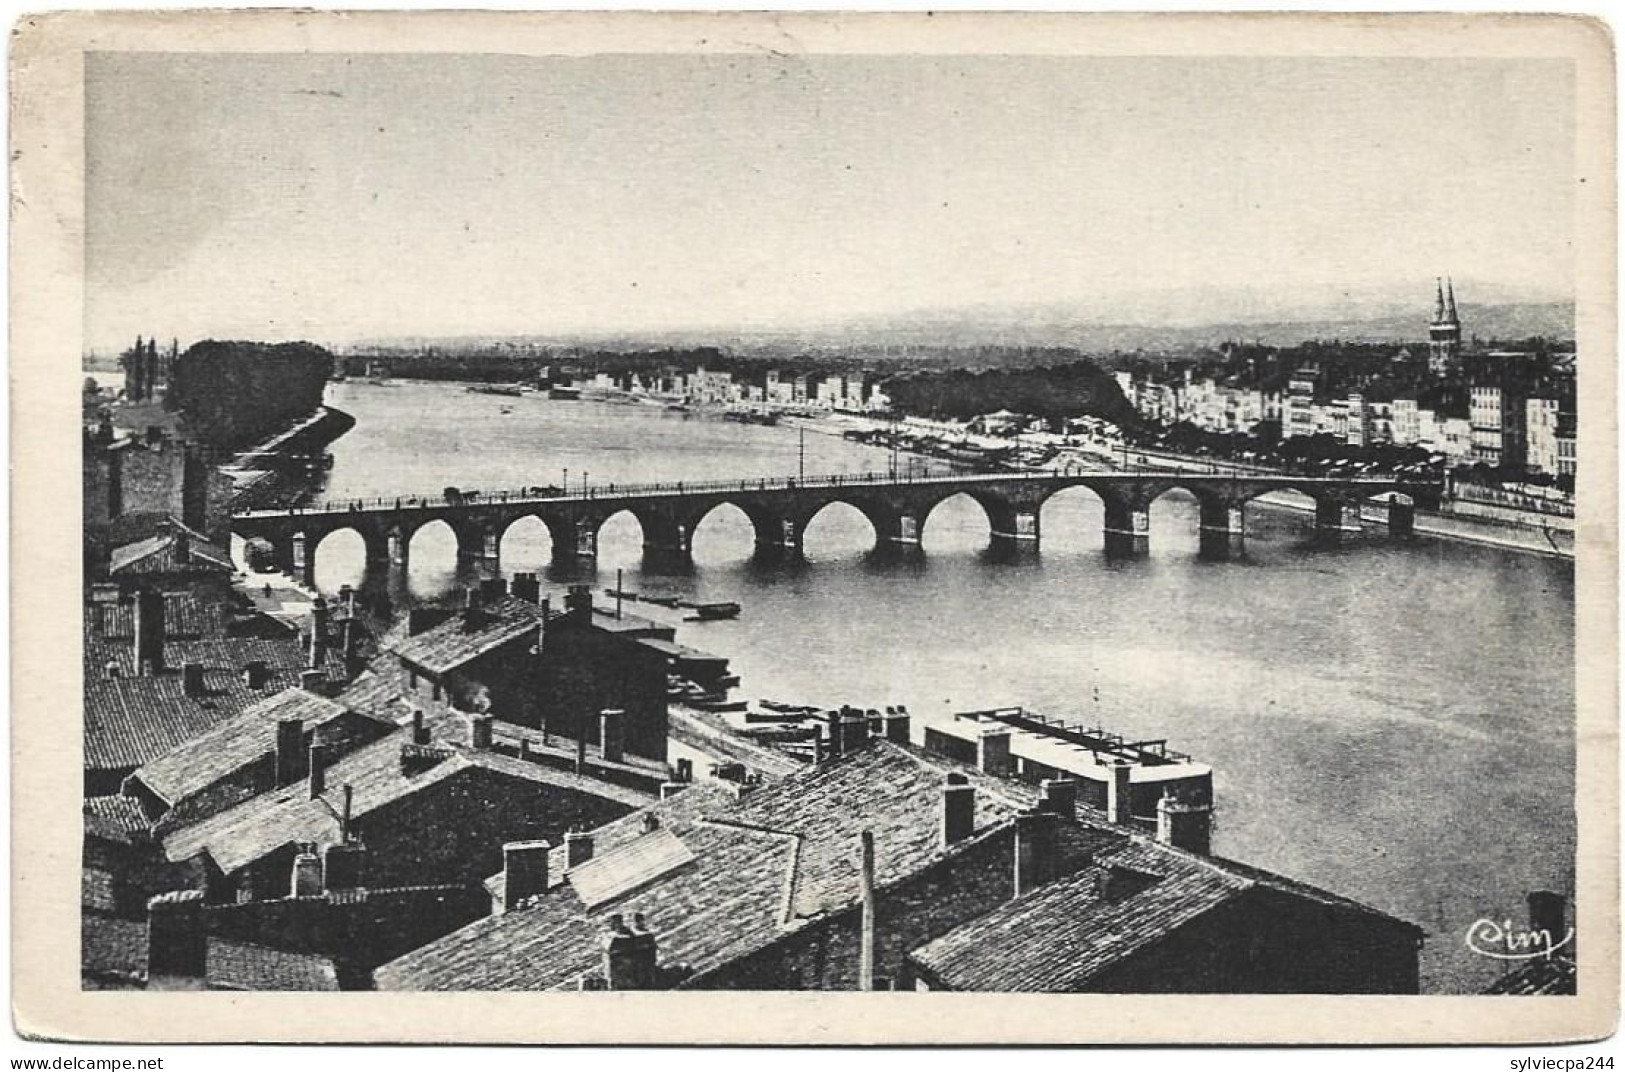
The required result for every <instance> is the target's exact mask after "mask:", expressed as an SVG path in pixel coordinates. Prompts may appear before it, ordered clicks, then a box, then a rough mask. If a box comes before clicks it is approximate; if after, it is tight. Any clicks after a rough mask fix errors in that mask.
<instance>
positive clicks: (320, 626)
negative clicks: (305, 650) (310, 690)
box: [310, 596, 328, 670]
mask: <svg viewBox="0 0 1625 1072" xmlns="http://www.w3.org/2000/svg"><path fill="white" fill-rule="evenodd" d="M327 627H328V612H327V600H325V599H323V598H322V597H321V596H317V597H316V602H314V603H312V604H311V605H310V667H311V669H313V670H314V669H316V668H318V667H320V666H321V665H322V663H323V662H325V661H326V659H327Z"/></svg>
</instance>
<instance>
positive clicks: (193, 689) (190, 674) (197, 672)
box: [181, 663, 205, 698]
mask: <svg viewBox="0 0 1625 1072" xmlns="http://www.w3.org/2000/svg"><path fill="white" fill-rule="evenodd" d="M181 691H182V692H184V693H186V695H188V696H191V697H194V698H196V697H198V696H202V695H203V693H204V691H205V690H204V686H203V664H202V663H185V664H183V665H182V666H181Z"/></svg>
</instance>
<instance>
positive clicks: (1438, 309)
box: [1433, 276, 1444, 324]
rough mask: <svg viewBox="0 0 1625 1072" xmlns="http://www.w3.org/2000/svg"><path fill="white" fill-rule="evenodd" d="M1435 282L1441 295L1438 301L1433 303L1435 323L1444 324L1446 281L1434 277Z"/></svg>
mask: <svg viewBox="0 0 1625 1072" xmlns="http://www.w3.org/2000/svg"><path fill="white" fill-rule="evenodd" d="M1433 282H1434V283H1435V284H1436V285H1437V286H1438V295H1439V297H1438V300H1437V301H1435V302H1434V303H1433V322H1434V323H1435V324H1442V323H1444V280H1443V279H1442V278H1440V277H1439V276H1434V277H1433Z"/></svg>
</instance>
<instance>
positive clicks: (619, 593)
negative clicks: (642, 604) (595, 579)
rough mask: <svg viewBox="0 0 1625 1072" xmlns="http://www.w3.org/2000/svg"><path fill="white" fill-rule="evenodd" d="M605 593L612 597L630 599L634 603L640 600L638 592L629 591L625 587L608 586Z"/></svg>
mask: <svg viewBox="0 0 1625 1072" xmlns="http://www.w3.org/2000/svg"><path fill="white" fill-rule="evenodd" d="M604 594H605V595H606V596H608V597H609V598H611V599H629V600H631V601H632V602H634V603H636V602H637V601H638V594H637V593H636V592H628V591H627V590H626V589H624V588H606V589H604Z"/></svg>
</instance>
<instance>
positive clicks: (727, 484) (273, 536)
mask: <svg viewBox="0 0 1625 1072" xmlns="http://www.w3.org/2000/svg"><path fill="white" fill-rule="evenodd" d="M1072 487H1086V488H1089V489H1090V490H1092V491H1093V492H1094V493H1095V494H1096V495H1098V496H1099V497H1100V499H1101V501H1102V502H1103V503H1104V504H1105V549H1106V552H1107V553H1108V554H1112V555H1119V556H1133V555H1139V554H1144V553H1145V552H1146V551H1147V550H1148V548H1149V545H1150V511H1151V504H1152V503H1153V502H1155V501H1156V500H1157V499H1158V498H1159V497H1160V496H1162V495H1164V494H1166V493H1167V492H1169V491H1172V490H1174V489H1175V488H1182V489H1184V490H1186V491H1189V492H1190V493H1191V494H1192V495H1194V496H1195V497H1196V500H1197V503H1198V504H1199V506H1200V518H1201V520H1200V525H1201V546H1202V550H1203V552H1204V554H1208V555H1211V556H1213V557H1228V556H1230V555H1233V554H1235V553H1236V552H1238V551H1239V550H1240V549H1241V548H1242V546H1243V544H1244V541H1245V533H1246V528H1245V524H1244V512H1245V508H1246V505H1247V503H1248V502H1250V501H1251V500H1253V499H1255V498H1257V497H1258V496H1260V495H1263V494H1266V493H1268V492H1271V491H1287V490H1290V491H1296V492H1300V493H1302V494H1304V495H1307V496H1308V497H1309V498H1311V499H1313V500H1314V503H1315V527H1316V531H1317V533H1318V534H1319V535H1320V536H1321V537H1323V538H1325V539H1327V540H1334V541H1335V540H1338V539H1341V538H1342V537H1344V536H1345V535H1347V534H1350V533H1353V532H1357V531H1358V530H1359V529H1360V506H1361V504H1362V503H1364V502H1367V501H1369V500H1373V499H1382V500H1386V501H1387V503H1388V506H1389V511H1388V525H1389V529H1390V531H1391V532H1392V533H1394V534H1396V535H1408V534H1409V533H1410V532H1411V528H1412V524H1413V521H1414V518H1415V507H1416V506H1417V505H1418V504H1421V505H1436V504H1437V502H1438V500H1439V497H1440V495H1441V493H1442V491H1443V485H1442V484H1441V483H1437V482H1428V481H1418V480H1404V479H1398V478H1393V477H1310V476H1294V475H1289V474H1257V473H1246V474H1217V473H1201V474H1197V473H1182V472H1156V473H1147V472H1116V471H1106V472H1092V473H1067V474H1062V473H1054V472H1047V471H1034V472H1022V473H992V474H969V473H967V474H957V475H951V476H903V475H900V474H887V473H856V474H836V475H830V476H817V477H804V478H796V477H776V478H762V479H757V480H727V481H709V482H705V481H702V482H695V481H678V482H668V483H659V484H636V485H615V484H608V485H599V486H593V487H587V488H578V489H572V490H568V491H566V490H563V489H559V488H526V489H520V490H514V491H506V492H497V493H479V494H473V493H469V494H449V492H450V489H448V494H446V495H442V496H438V497H434V496H424V495H416V496H403V497H398V498H397V497H385V498H377V499H361V500H349V501H344V500H337V501H327V502H322V503H318V504H315V505H310V506H304V507H294V508H288V509H276V510H248V511H243V512H241V513H238V514H236V515H235V516H234V517H233V519H232V530H233V532H235V533H236V534H237V535H239V536H241V537H243V538H244V539H249V540H262V541H265V542H266V543H268V544H270V546H271V547H272V549H273V552H274V555H275V558H276V561H277V563H278V565H279V566H280V567H281V568H282V569H283V570H285V571H287V572H289V573H291V574H293V575H295V576H298V577H300V578H302V579H303V580H305V581H306V582H307V583H309V582H310V581H311V580H312V578H313V575H314V570H315V561H316V547H317V546H318V545H319V544H320V543H321V541H322V540H323V539H325V538H326V537H327V536H329V535H331V534H332V533H335V532H339V531H341V530H345V529H349V530H352V531H354V532H356V533H358V534H359V535H360V536H361V539H362V541H363V542H364V544H365V546H366V549H367V561H368V564H369V567H370V566H371V565H372V564H373V563H381V564H387V563H391V562H393V563H405V562H406V560H407V555H408V553H409V548H410V546H411V540H412V535H413V533H415V532H416V531H417V530H418V529H420V528H421V527H423V526H424V525H427V524H430V523H431V522H435V521H443V522H445V523H446V524H447V525H448V526H449V527H450V528H451V530H452V532H453V533H454V534H455V535H456V539H457V553H458V559H459V561H463V562H482V561H483V562H485V563H486V564H487V565H490V566H494V565H495V564H496V559H497V555H498V548H499V547H500V545H501V542H502V536H503V533H504V532H506V531H507V528H508V526H509V525H512V524H513V523H514V522H516V521H519V520H521V519H522V518H526V517H536V518H538V519H539V520H540V521H541V522H542V523H543V524H544V525H546V527H547V530H548V533H549V535H550V536H551V538H552V543H553V551H554V556H555V558H556V559H558V560H561V561H570V560H578V559H592V558H594V557H596V555H597V550H598V532H599V529H600V528H602V526H603V525H604V523H605V522H606V521H608V520H609V519H610V518H611V517H614V516H615V515H617V514H619V513H621V512H622V511H626V512H629V513H631V514H632V515H633V516H634V517H635V518H636V519H637V521H638V523H639V524H640V525H641V526H642V529H643V540H644V550H645V553H646V556H647V557H648V559H649V560H650V562H651V564H655V565H660V564H665V565H667V566H669V567H670V568H681V567H683V566H684V565H686V564H687V563H688V562H689V555H690V550H691V546H692V539H693V534H694V531H695V530H696V529H697V528H698V527H699V525H700V522H701V521H702V520H704V518H705V516H706V515H707V514H708V513H710V512H711V511H712V510H714V509H716V508H717V507H719V506H722V505H724V504H731V505H733V506H736V507H738V508H739V509H740V510H741V511H743V512H744V514H745V516H746V517H748V518H749V519H750V521H751V524H752V526H753V527H754V529H755V534H756V548H757V552H758V554H759V555H762V556H763V557H768V558H794V557H797V556H799V555H800V554H801V549H802V542H801V541H802V534H803V533H804V532H805V531H806V528H807V525H808V524H809V523H810V522H811V521H812V519H813V518H814V517H815V516H816V515H817V514H818V512H819V511H820V510H823V509H824V508H825V507H827V506H830V505H831V504H834V503H847V504H849V505H851V506H854V507H856V508H857V509H858V510H860V511H861V512H862V513H863V514H864V516H865V517H867V518H868V520H869V522H870V524H871V525H873V526H874V530H875V534H876V538H877V542H878V544H879V545H880V547H881V548H882V549H886V548H895V549H900V550H901V549H908V548H912V547H918V545H919V541H920V533H921V531H922V530H923V529H924V527H925V521H926V518H927V517H928V516H929V515H930V513H931V511H932V510H933V509H935V508H936V506H937V505H938V504H939V503H941V502H943V501H945V500H947V499H950V498H952V497H954V496H956V495H960V494H964V495H967V496H969V497H970V498H971V499H973V500H975V501H976V502H977V503H978V504H980V505H981V507H982V509H983V510H984V511H986V513H987V518H988V523H989V527H990V529H991V531H992V539H993V543H994V545H995V546H996V547H1004V548H1008V549H1012V550H1020V549H1036V548H1037V546H1038V543H1039V537H1040V533H1039V510H1040V508H1041V507H1042V506H1043V504H1044V501H1045V500H1046V499H1048V498H1049V497H1050V496H1052V495H1054V494H1056V493H1057V492H1059V491H1063V490H1065V489H1067V488H1072Z"/></svg>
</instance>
